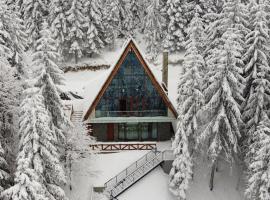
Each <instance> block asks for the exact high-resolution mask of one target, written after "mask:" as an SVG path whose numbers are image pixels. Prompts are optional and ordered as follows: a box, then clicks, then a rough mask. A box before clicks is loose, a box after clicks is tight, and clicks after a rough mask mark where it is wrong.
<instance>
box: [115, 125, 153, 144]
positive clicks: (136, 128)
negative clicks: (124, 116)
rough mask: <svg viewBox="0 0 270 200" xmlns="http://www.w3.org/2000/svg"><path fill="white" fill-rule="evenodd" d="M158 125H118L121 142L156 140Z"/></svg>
mask: <svg viewBox="0 0 270 200" xmlns="http://www.w3.org/2000/svg"><path fill="white" fill-rule="evenodd" d="M157 136H158V135H157V123H122V124H119V125H118V139H119V140H156V139H157Z"/></svg>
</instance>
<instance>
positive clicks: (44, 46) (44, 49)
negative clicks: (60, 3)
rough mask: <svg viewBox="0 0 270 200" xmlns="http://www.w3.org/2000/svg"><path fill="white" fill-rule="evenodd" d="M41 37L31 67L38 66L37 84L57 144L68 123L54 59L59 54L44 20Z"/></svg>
mask: <svg viewBox="0 0 270 200" xmlns="http://www.w3.org/2000/svg"><path fill="white" fill-rule="evenodd" d="M40 35H41V38H40V39H38V40H37V43H36V48H35V52H34V54H33V64H32V65H33V67H36V68H38V69H37V72H38V73H39V77H38V81H37V86H38V87H40V88H41V91H42V95H43V97H44V103H45V106H46V109H48V111H49V114H50V116H51V118H52V123H53V125H54V131H55V132H56V134H57V137H58V138H57V139H58V140H57V141H58V144H62V143H63V141H64V140H65V136H64V134H63V130H64V129H65V127H66V126H67V125H68V124H69V122H68V119H67V118H66V116H65V114H64V111H63V105H62V103H61V99H60V96H59V92H60V89H59V85H61V84H62V83H63V72H62V71H61V70H60V69H59V67H58V66H57V64H56V61H57V60H58V58H59V54H58V53H57V50H56V44H55V41H54V40H53V38H52V35H51V31H50V29H49V28H48V24H47V23H46V22H44V23H43V29H42V30H41V31H40Z"/></svg>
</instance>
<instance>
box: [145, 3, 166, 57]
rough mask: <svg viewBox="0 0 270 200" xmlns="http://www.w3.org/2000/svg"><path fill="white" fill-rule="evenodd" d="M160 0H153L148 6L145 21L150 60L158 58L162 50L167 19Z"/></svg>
mask: <svg viewBox="0 0 270 200" xmlns="http://www.w3.org/2000/svg"><path fill="white" fill-rule="evenodd" d="M160 6H161V5H160V0H152V2H151V4H150V5H149V7H148V8H147V15H146V16H145V19H144V20H143V21H144V25H143V26H144V28H143V30H144V34H145V40H146V44H147V47H146V52H147V54H148V57H149V59H150V60H156V58H157V56H158V53H160V52H161V50H162V40H163V38H164V35H163V31H164V28H165V19H164V17H163V16H162V15H161V13H160V8H161V7H160Z"/></svg>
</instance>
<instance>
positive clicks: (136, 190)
mask: <svg viewBox="0 0 270 200" xmlns="http://www.w3.org/2000/svg"><path fill="white" fill-rule="evenodd" d="M168 184H169V179H168V175H167V174H165V173H164V172H163V170H162V168H161V167H157V168H156V169H154V170H153V171H152V172H150V173H149V174H148V175H146V176H145V177H144V178H143V179H141V180H139V181H138V182H137V183H135V185H133V186H132V187H131V188H129V189H128V190H127V191H125V192H124V193H123V194H121V195H120V196H119V197H117V198H118V199H119V200H176V199H177V198H176V197H174V196H173V195H172V194H171V193H170V191H169V188H168Z"/></svg>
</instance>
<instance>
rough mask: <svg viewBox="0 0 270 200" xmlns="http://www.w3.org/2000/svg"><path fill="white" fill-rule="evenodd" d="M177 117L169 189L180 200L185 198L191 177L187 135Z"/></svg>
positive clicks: (190, 159)
mask: <svg viewBox="0 0 270 200" xmlns="http://www.w3.org/2000/svg"><path fill="white" fill-rule="evenodd" d="M181 121H182V119H180V117H179V118H178V125H177V132H176V133H175V139H174V141H173V144H172V147H173V153H174V155H175V160H174V161H173V164H172V169H171V171H170V183H169V187H170V191H171V192H172V193H173V194H174V195H175V196H177V197H178V199H180V200H186V191H187V189H188V187H189V182H190V179H191V178H192V174H193V172H192V158H191V155H190V153H189V142H188V136H187V135H186V132H185V131H184V129H183V126H182V123H181Z"/></svg>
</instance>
